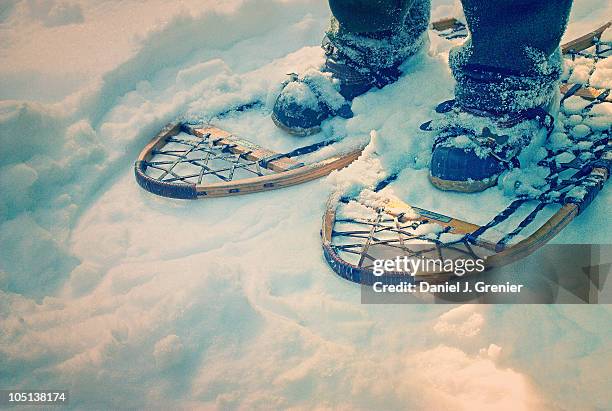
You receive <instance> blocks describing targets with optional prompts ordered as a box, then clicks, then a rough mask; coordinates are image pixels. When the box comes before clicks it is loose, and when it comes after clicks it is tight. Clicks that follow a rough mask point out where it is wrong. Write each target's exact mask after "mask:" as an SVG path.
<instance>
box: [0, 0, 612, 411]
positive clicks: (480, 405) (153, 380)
mask: <svg viewBox="0 0 612 411" xmlns="http://www.w3.org/2000/svg"><path fill="white" fill-rule="evenodd" d="M449 15H460V8H459V5H458V3H453V2H451V1H444V0H441V1H434V4H433V18H434V19H435V18H440V17H445V16H449ZM610 15H612V4H610V2H609V1H607V0H576V1H575V5H574V9H573V12H572V17H571V24H570V26H569V28H568V31H567V33H566V36H565V38H566V39H570V38H573V37H575V36H577V35H580V34H583V33H585V32H587V31H590V30H591V29H592V28H593V27H596V26H598V25H599V24H601V23H602V19H605V16H610ZM328 23H329V10H328V8H327V5H326V3H325V2H314V1H307V0H283V1H281V0H244V1H240V0H227V1H208V0H199V1H196V0H185V1H182V2H168V1H162V0H148V1H146V2H145V1H141V2H116V1H112V0H101V1H93V0H91V1H90V0H74V1H68V0H8V1H4V2H2V4H0V99H2V101H0V144H1V145H2V150H1V151H0V192H1V193H2V195H1V196H0V244H2V246H1V247H0V388H2V389H6V388H23V389H37V388H54V389H58V388H59V389H68V390H70V393H71V395H70V400H71V407H73V408H79V409H107V408H126V407H132V408H176V407H180V408H218V409H270V408H272V409H287V408H293V409H313V408H316V407H320V408H330V409H343V408H344V409H409V408H421V409H430V410H439V409H499V410H517V409H589V410H594V409H606V408H609V406H610V403H611V402H612V399H611V398H610V391H609V389H608V385H607V384H606V381H608V380H609V375H610V364H612V361H610V360H611V358H610V350H609V349H608V346H609V338H610V327H609V324H610V309H609V307H608V306H588V307H587V306H576V307H574V306H529V305H525V306H503V305H498V306H472V305H465V306H434V305H428V306H409V305H362V304H360V291H359V287H357V286H355V285H354V284H351V283H348V282H346V281H343V280H341V279H340V278H338V277H337V276H336V275H334V274H333V273H332V271H331V270H330V269H329V268H328V266H327V265H326V264H325V262H324V260H323V257H322V255H321V250H320V240H319V228H320V219H321V216H322V213H323V209H324V204H325V201H326V199H327V197H328V195H329V194H330V193H331V192H332V191H333V190H336V189H339V188H340V189H342V190H351V189H353V190H358V189H360V188H361V186H362V185H363V182H371V181H377V180H378V179H379V178H380V177H381V176H384V174H385V173H386V172H387V171H388V170H391V169H393V170H398V169H405V170H406V171H405V172H403V173H402V175H401V177H400V179H399V180H398V181H397V183H396V184H394V186H393V187H392V190H394V194H395V195H397V196H398V197H400V198H403V199H404V200H405V201H408V202H410V203H412V204H415V205H418V206H420V207H424V208H429V209H433V210H438V211H441V212H446V213H448V214H453V215H456V216H459V217H464V218H468V217H473V218H475V219H481V220H486V219H487V218H489V217H490V216H491V215H490V214H491V213H493V214H494V209H495V207H498V208H499V207H501V206H503V205H504V204H505V203H504V201H506V200H507V197H504V191H503V189H497V188H496V189H492V190H487V191H486V192H485V193H482V194H480V195H478V196H466V195H461V194H445V195H444V196H442V195H440V194H439V193H438V192H436V191H434V190H433V189H432V188H431V187H430V185H429V183H428V182H427V178H426V175H427V171H426V168H425V167H426V165H427V158H428V155H429V152H430V148H431V142H430V141H429V140H427V139H415V138H414V133H413V132H412V131H411V130H415V129H416V128H418V125H419V124H421V123H422V122H424V121H426V120H428V119H429V117H430V116H431V112H432V109H433V107H434V106H435V105H436V104H437V103H439V102H440V101H443V100H445V99H448V98H450V97H451V96H452V88H453V83H452V79H451V76H450V73H449V70H448V66H447V64H446V58H447V56H448V50H449V48H450V47H451V46H452V43H451V42H448V41H446V40H441V39H439V38H437V37H436V36H434V35H431V36H430V38H431V45H430V48H429V50H428V51H427V52H424V53H421V54H420V55H418V56H416V57H415V58H413V59H412V60H411V61H410V62H408V63H406V64H405V67H403V69H404V70H405V71H406V72H410V74H409V75H406V76H404V77H403V78H401V79H400V80H399V81H398V82H396V83H395V84H393V85H390V86H388V87H386V88H385V89H383V90H379V91H375V92H372V93H369V94H367V95H365V96H362V97H359V98H357V99H356V100H355V101H354V103H353V106H352V109H353V112H354V113H355V117H354V118H353V119H350V120H344V119H337V120H332V121H329V122H326V123H325V125H324V128H323V131H322V133H321V135H318V136H312V137H308V138H306V139H302V140H299V139H296V138H293V137H288V136H287V135H285V134H284V133H283V132H282V131H280V130H277V129H276V128H275V127H274V126H273V125H272V124H271V121H270V120H269V119H268V117H267V116H265V115H263V114H261V113H259V112H253V113H245V114H244V115H240V116H239V115H236V116H233V117H232V116H230V117H228V118H225V119H223V120H222V121H221V122H220V125H221V126H225V127H227V128H230V127H231V128H232V131H233V132H235V133H236V134H238V135H241V136H244V137H246V138H249V139H252V140H255V141H257V142H259V143H265V144H266V146H267V147H270V148H272V149H275V150H289V149H291V148H295V147H296V146H298V145H301V144H308V143H311V142H315V141H319V140H321V139H323V138H327V137H329V136H333V135H345V136H347V137H349V138H348V140H351V141H352V140H356V139H359V138H364V136H365V138H368V137H369V136H371V138H372V143H371V144H370V146H369V147H368V149H367V150H369V151H368V152H370V153H371V152H373V151H376V152H377V153H379V154H382V155H381V157H380V161H376V162H373V161H372V162H370V161H368V158H371V156H370V157H368V156H366V157H365V158H364V160H363V161H358V162H357V163H355V164H354V165H353V166H351V167H350V168H349V169H347V170H344V171H342V172H338V173H333V174H332V175H331V176H329V177H328V178H326V179H323V180H320V181H318V182H313V183H309V184H306V185H303V186H298V187H294V188H290V189H285V190H279V191H273V192H269V193H262V194H256V195H250V196H244V197H236V198H223V199H218V200H210V201H208V200H207V201H195V202H187V201H176V200H169V199H165V198H160V197H156V196H154V195H152V194H149V193H147V192H144V191H143V190H141V189H140V188H139V187H138V186H137V185H136V183H135V181H134V178H133V175H132V173H133V169H132V167H133V161H134V159H135V157H136V155H137V153H138V151H139V150H140V148H141V147H142V146H143V145H144V144H145V143H146V142H147V141H148V140H149V139H150V138H151V137H152V136H153V135H155V133H157V131H158V130H159V129H160V128H161V127H162V126H163V125H164V124H165V123H167V122H168V121H170V120H173V119H176V118H178V117H180V116H184V117H186V118H207V117H210V116H213V115H214V114H215V113H217V112H219V111H222V110H224V109H226V108H227V107H228V106H231V105H238V104H243V103H247V102H250V101H253V100H261V101H264V102H265V104H266V107H268V108H269V107H270V106H271V104H272V102H273V99H274V96H275V95H276V94H277V93H278V87H279V85H280V83H281V82H282V81H283V80H285V79H286V77H285V75H286V73H290V72H302V73H303V72H305V70H307V69H308V68H310V67H313V66H317V65H318V64H320V63H321V62H322V58H323V56H322V52H321V49H320V48H319V47H318V44H319V42H320V40H321V36H322V34H323V32H324V31H325V29H326V28H327V25H328ZM608 60H610V59H608ZM605 64H608V65H604V63H599V66H598V67H597V68H596V70H595V71H594V75H597V76H599V77H596V78H595V80H596V81H597V82H598V84H602V85H603V84H608V87H609V84H610V83H609V82H610V81H612V80H611V79H612V76H610V74H609V73H610V68H609V67H610V66H609V64H610V61H607V63H605ZM583 71H584V69H579V70H574V71H573V73H574V74H573V75H575V77H576V80H579V79H580V78H582V77H583ZM598 73H599V74H598ZM581 76H582V77H581ZM591 80H592V81H593V79H591ZM567 103H569V105H571V104H572V103H575V105H573V106H572V107H573V109H574V110H575V113H576V114H575V115H577V116H580V115H579V114H578V113H579V112H580V108H579V105H578V102H577V101H576V102H572V101H569V100H568V102H567ZM601 107H602V108H600V109H598V110H601V113H595V114H596V115H593V119H592V120H591V121H592V124H591V123H589V124H590V125H589V126H588V127H590V128H592V129H596V127H602V125H603V124H605V120H602V118H608V119H609V116H610V108H609V107H608V106H603V105H602V106H601ZM606 116H607V117H606ZM598 119H599V120H598ZM575 120H576V124H577V123H578V122H579V121H580V120H581V119H575ZM577 127H579V126H577ZM373 130H374V131H373ZM585 132H586V130H584V129H582V130H581V129H580V128H575V129H573V131H572V134H573V135H582V134H583V133H585ZM553 138H554V144H555V145H556V147H559V148H560V149H563V148H566V147H567V146H568V143H569V137H568V135H567V134H565V133H562V132H558V134H555V135H554V136H553ZM349 143H350V141H349V142H347V144H349ZM407 154H409V155H407ZM321 155H323V154H321ZM530 155H532V156H537V155H538V153H536V152H534V153H530ZM567 160H568V158H567V156H565V158H559V161H567ZM536 171H537V170H536ZM534 175H535V176H536V177H537V172H536V174H534ZM508 178H515V179H516V180H518V179H520V178H521V176H510V177H508ZM609 203H610V190H609V187H608V188H607V189H606V190H604V192H602V193H601V195H600V196H599V197H598V198H597V199H596V201H595V202H594V203H593V204H592V205H591V206H590V208H589V209H588V210H587V212H585V213H584V214H583V215H582V216H580V217H579V218H578V219H577V220H576V221H575V222H573V223H572V224H571V225H570V226H569V227H568V228H567V229H566V230H565V231H564V232H563V233H562V234H561V235H560V236H559V237H558V239H557V241H560V242H586V243H602V242H609V241H610V234H609V233H610V223H609V219H607V218H606V217H605V216H606V215H607V209H608V207H607V206H608V205H609ZM489 209H490V210H491V212H489ZM528 267H529V266H527V268H525V270H527V271H528ZM415 387H418V388H415Z"/></svg>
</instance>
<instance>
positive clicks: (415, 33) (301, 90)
mask: <svg viewBox="0 0 612 411" xmlns="http://www.w3.org/2000/svg"><path fill="white" fill-rule="evenodd" d="M428 24H429V0H420V1H417V2H414V3H413V5H412V7H411V8H410V10H409V12H408V15H407V17H406V19H405V23H403V24H402V25H400V26H398V27H394V28H393V29H391V30H381V31H375V32H365V33H354V32H349V31H347V30H346V29H345V28H343V27H342V26H341V24H340V23H338V21H337V20H336V19H335V18H332V24H331V27H330V29H329V30H328V31H327V33H326V36H325V38H324V40H323V44H322V48H323V50H324V51H325V58H326V59H325V63H324V64H323V67H321V68H320V69H318V70H317V69H310V70H308V71H307V72H305V73H303V74H301V75H297V74H290V75H289V76H290V77H289V79H288V80H287V81H285V82H284V83H283V88H282V91H281V93H280V95H279V96H278V98H277V99H276V102H275V104H274V108H273V112H272V120H273V121H274V123H275V124H276V125H277V126H278V127H280V128H282V129H283V130H286V131H287V132H289V133H291V134H295V135H301V136H306V135H310V134H314V133H317V132H319V131H320V130H321V123H322V122H323V121H324V120H326V119H327V118H330V117H332V116H341V117H344V118H350V117H352V116H353V113H352V111H351V106H350V104H351V101H352V100H353V99H354V98H355V97H357V96H359V95H362V94H364V93H366V92H367V91H368V90H370V89H372V88H373V87H377V88H383V87H384V86H386V85H387V84H390V83H393V82H395V81H396V80H397V79H398V78H399V77H400V76H401V75H402V72H401V70H400V65H401V64H402V63H403V62H404V61H406V59H408V58H409V57H410V56H412V55H414V54H415V53H416V52H418V51H419V50H421V49H422V48H423V46H424V44H425V43H426V42H427V33H426V31H427V26H428Z"/></svg>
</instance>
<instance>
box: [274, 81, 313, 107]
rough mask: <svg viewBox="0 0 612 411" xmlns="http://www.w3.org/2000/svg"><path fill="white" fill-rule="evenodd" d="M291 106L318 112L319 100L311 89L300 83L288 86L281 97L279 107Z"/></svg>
mask: <svg viewBox="0 0 612 411" xmlns="http://www.w3.org/2000/svg"><path fill="white" fill-rule="evenodd" d="M290 104H298V105H300V106H301V107H305V108H309V109H312V110H318V107H319V100H318V99H317V96H315V94H314V93H313V92H312V90H311V89H310V87H308V86H307V85H306V84H304V83H302V82H299V81H292V82H291V83H289V84H287V85H286V86H285V88H284V89H283V92H282V94H281V95H280V97H279V105H280V106H281V107H284V108H287V109H288V108H289V105H290Z"/></svg>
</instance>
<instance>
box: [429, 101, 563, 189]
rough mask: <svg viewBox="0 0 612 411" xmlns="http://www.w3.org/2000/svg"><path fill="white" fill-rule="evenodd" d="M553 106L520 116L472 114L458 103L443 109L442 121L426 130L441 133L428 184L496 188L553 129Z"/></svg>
mask: <svg viewBox="0 0 612 411" xmlns="http://www.w3.org/2000/svg"><path fill="white" fill-rule="evenodd" d="M550 106H553V107H554V103H552V104H551V105H547V106H546V107H545V106H540V107H536V108H530V109H527V110H524V111H521V112H518V113H515V114H503V115H500V114H494V113H491V112H485V111H476V110H467V109H465V108H463V107H461V106H459V105H458V104H457V103H456V102H455V101H454V100H451V101H447V102H444V103H442V104H440V105H439V106H438V107H437V108H436V111H437V112H438V113H441V114H442V116H441V119H439V120H437V121H434V122H428V123H425V124H424V125H423V126H422V127H421V128H422V129H423V130H427V131H434V132H436V138H435V141H434V144H433V152H432V157H431V164H430V173H429V178H430V181H431V182H432V184H433V185H434V186H436V187H437V188H439V189H442V190H452V191H460V192H465V193H470V192H478V191H483V190H485V189H487V188H489V187H492V186H494V185H495V184H496V183H497V179H498V177H499V176H500V174H501V173H503V172H504V171H506V170H509V169H512V168H515V167H520V162H519V155H520V154H521V150H522V149H523V148H524V147H526V146H527V145H529V143H530V141H531V138H532V137H533V136H534V135H536V133H538V132H540V131H542V130H543V131H545V132H546V135H549V134H550V133H551V132H552V130H553V128H554V117H553V116H552V115H551V114H550V111H551V109H550Z"/></svg>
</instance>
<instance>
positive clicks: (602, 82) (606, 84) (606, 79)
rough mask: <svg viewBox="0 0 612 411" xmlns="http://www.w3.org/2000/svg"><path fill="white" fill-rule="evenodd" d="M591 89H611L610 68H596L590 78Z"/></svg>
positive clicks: (611, 70)
mask: <svg viewBox="0 0 612 411" xmlns="http://www.w3.org/2000/svg"><path fill="white" fill-rule="evenodd" d="M590 84H591V86H592V87H595V88H605V89H610V88H612V68H603V67H600V68H597V69H595V71H594V72H593V75H592V76H591V82H590Z"/></svg>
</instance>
